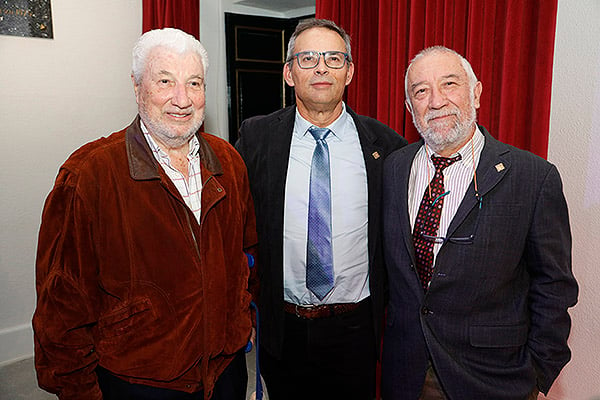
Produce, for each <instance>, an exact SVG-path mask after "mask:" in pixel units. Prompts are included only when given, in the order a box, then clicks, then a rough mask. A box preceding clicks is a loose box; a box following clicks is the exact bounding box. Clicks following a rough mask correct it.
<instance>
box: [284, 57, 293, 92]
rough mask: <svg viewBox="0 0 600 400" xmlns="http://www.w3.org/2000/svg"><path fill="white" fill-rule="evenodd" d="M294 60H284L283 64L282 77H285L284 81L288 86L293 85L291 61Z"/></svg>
mask: <svg viewBox="0 0 600 400" xmlns="http://www.w3.org/2000/svg"><path fill="white" fill-rule="evenodd" d="M293 62H294V61H290V62H286V63H285V64H283V79H285V83H287V84H288V86H290V87H294V86H295V85H294V77H293V76H292V63H293Z"/></svg>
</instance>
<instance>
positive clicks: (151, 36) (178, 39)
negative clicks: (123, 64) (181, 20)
mask: <svg viewBox="0 0 600 400" xmlns="http://www.w3.org/2000/svg"><path fill="white" fill-rule="evenodd" d="M155 47H164V48H167V49H169V50H171V51H174V52H176V53H179V54H183V53H187V52H193V53H196V54H198V56H199V57H200V60H202V66H203V67H204V77H205V82H206V73H207V72H208V53H207V52H206V49H205V48H204V46H203V45H202V43H200V42H199V41H198V40H197V39H196V38H195V37H193V36H192V35H189V34H187V33H185V32H183V31H182V30H179V29H175V28H164V29H154V30H151V31H148V32H146V33H144V34H143V35H142V36H140V38H139V39H138V40H137V42H136V43H135V45H134V46H133V51H132V55H133V60H132V63H131V75H133V78H134V79H135V82H136V83H137V84H139V83H140V82H141V80H142V75H143V73H144V69H145V67H146V61H147V58H148V54H150V51H151V50H152V49H154V48H155ZM205 84H206V83H205Z"/></svg>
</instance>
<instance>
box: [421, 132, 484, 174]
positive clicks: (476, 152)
mask: <svg viewBox="0 0 600 400" xmlns="http://www.w3.org/2000/svg"><path fill="white" fill-rule="evenodd" d="M471 141H472V142H473V143H472V144H471ZM484 144H485V137H484V136H483V133H481V131H480V130H479V127H478V126H477V125H476V126H475V132H474V133H473V137H472V138H471V140H468V141H467V143H465V144H464V145H463V147H461V148H460V149H458V151H457V152H456V153H454V154H452V155H451V156H450V157H456V156H457V155H459V154H460V157H461V159H460V160H459V161H457V162H456V163H457V164H465V165H467V164H468V166H469V167H471V166H472V165H473V163H474V164H475V165H477V163H478V162H479V156H480V155H481V150H483V145H484ZM471 146H472V147H471ZM425 148H426V149H425ZM423 149H424V150H426V154H435V155H439V154H437V153H436V152H434V151H433V149H432V148H431V147H430V146H429V145H427V144H425V145H423ZM428 161H429V162H431V160H428Z"/></svg>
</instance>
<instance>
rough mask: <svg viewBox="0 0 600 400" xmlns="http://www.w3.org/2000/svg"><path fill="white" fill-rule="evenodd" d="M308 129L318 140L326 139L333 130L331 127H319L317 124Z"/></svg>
mask: <svg viewBox="0 0 600 400" xmlns="http://www.w3.org/2000/svg"><path fill="white" fill-rule="evenodd" d="M308 131H309V132H310V134H311V135H312V136H313V138H315V140H316V141H319V140H323V139H325V138H326V137H327V135H329V132H331V130H330V129H329V128H317V127H316V126H311V127H310V128H308Z"/></svg>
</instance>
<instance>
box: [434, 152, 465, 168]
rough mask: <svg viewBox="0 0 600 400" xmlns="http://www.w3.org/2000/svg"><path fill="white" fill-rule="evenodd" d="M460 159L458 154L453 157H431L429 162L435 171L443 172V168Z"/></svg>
mask: <svg viewBox="0 0 600 400" xmlns="http://www.w3.org/2000/svg"><path fill="white" fill-rule="evenodd" d="M461 158H462V157H461V156H460V154H459V155H457V156H455V157H436V156H434V155H431V161H433V165H435V169H436V170H437V171H443V170H444V168H446V167H447V166H449V165H451V164H453V163H454V162H456V161H458V160H460V159H461Z"/></svg>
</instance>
